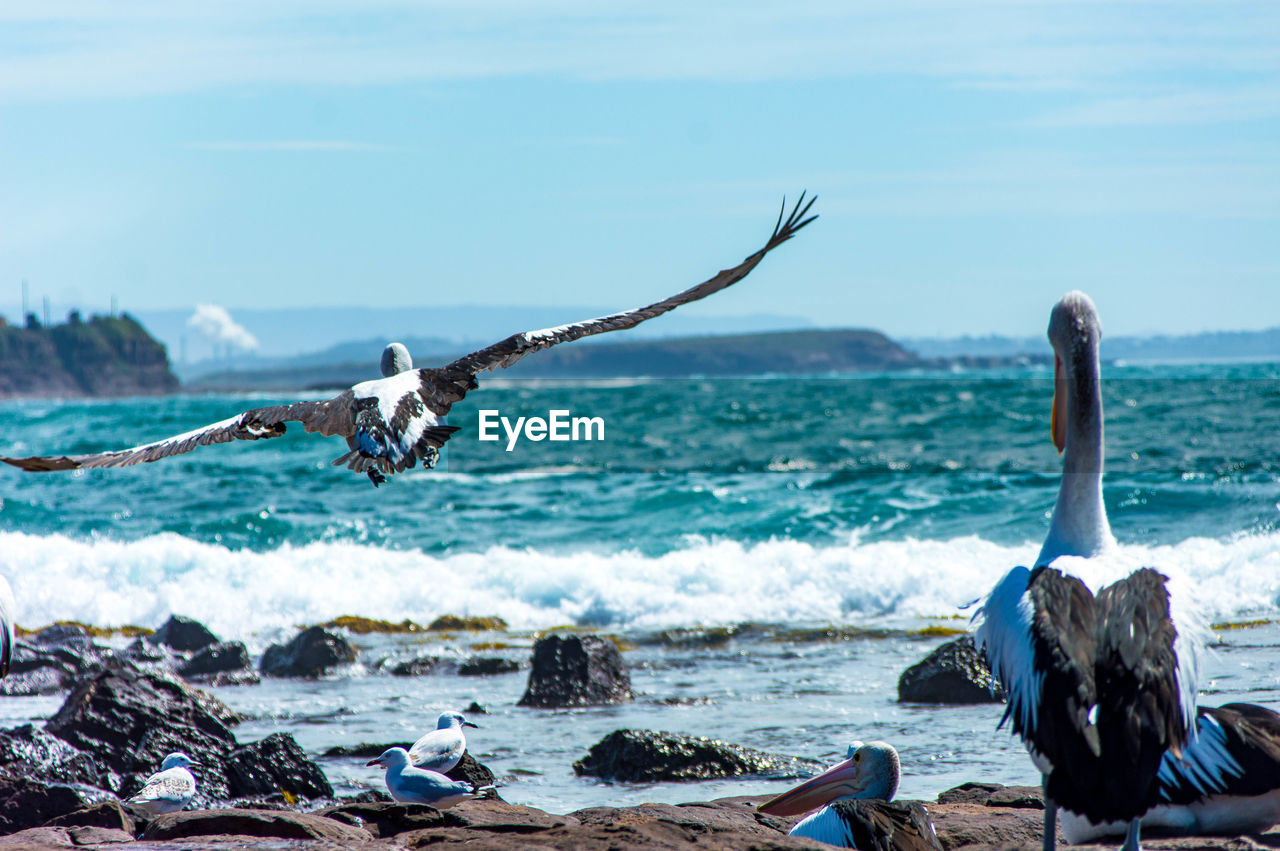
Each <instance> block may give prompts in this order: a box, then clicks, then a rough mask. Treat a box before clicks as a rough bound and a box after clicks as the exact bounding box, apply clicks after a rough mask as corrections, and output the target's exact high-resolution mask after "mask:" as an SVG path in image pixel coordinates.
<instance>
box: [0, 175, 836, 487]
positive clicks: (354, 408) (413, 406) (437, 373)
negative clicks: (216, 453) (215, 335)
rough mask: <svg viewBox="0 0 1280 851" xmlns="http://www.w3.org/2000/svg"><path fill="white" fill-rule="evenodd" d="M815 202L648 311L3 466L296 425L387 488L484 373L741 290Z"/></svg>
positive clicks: (175, 449)
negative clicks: (309, 396) (151, 436)
mask: <svg viewBox="0 0 1280 851" xmlns="http://www.w3.org/2000/svg"><path fill="white" fill-rule="evenodd" d="M814 200H816V199H810V200H809V202H808V203H807V204H806V203H805V196H804V193H801V195H800V200H799V201H797V202H796V205H795V207H793V208H792V211H791V214H790V215H789V216H786V202H785V200H784V201H783V209H782V212H781V213H780V214H779V216H778V222H777V224H776V225H775V226H774V229H773V233H772V235H770V237H769V239H768V241H767V242H766V243H765V245H764V247H763V248H761V249H760V250H759V251H757V252H755V253H754V254H752V255H750V256H749V257H747V258H746V259H745V260H743V261H742V262H741V263H739V264H738V265H737V266H734V267H733V268H731V269H725V270H723V271H721V272H720V273H719V274H717V275H715V276H713V277H711V278H709V279H707V280H706V281H703V282H702V283H701V284H698V285H697V286H693V287H690V288H689V289H687V290H684V291H683V292H679V293H677V294H675V295H673V296H671V297H669V298H666V299H663V300H662V301H658V302H654V303H653V304H650V305H646V306H644V307H639V308H635V309H634V310H627V311H623V312H621V313H614V314H610V315H608V316H601V317H599V318H596V319H588V320H586V321H583V322H575V323H571V324H568V325H560V326H557V327H554V328H545V329H541V330H537V331H526V332H523V333H519V334H513V335H511V336H510V337H507V338H506V339H505V340H500V341H499V342H497V343H494V344H493V345H491V346H487V347H485V348H483V349H480V350H478V351H475V352H472V353H471V354H469V355H466V356H464V357H461V358H458V359H457V360H455V361H454V362H453V363H450V364H448V365H446V366H444V367H441V368H439V369H416V370H415V369H412V368H411V366H412V365H411V361H410V360H409V357H408V351H407V350H405V348H404V346H401V345H399V344H392V345H391V346H388V347H387V350H386V351H384V352H383V355H382V363H381V368H382V373H383V377H382V378H379V379H375V380H372V381H362V382H360V383H359V384H356V385H355V386H353V387H352V388H351V389H350V390H346V391H344V392H343V393H340V394H339V395H337V396H335V397H334V398H332V399H327V400H323V401H307V402H294V403H293V404H290V405H273V406H270V407H265V408H254V409H253V410H249V411H245V412H243V413H241V414H237V415H236V416H234V417H230V418H228V419H225V420H221V421H220V422H216V423H214V424H212V425H208V426H204V427H202V428H199V429H195V430H193V431H189V432H186V433H184V434H180V435H177V436H175V437H168V438H165V439H163V440H157V441H154V442H152V443H146V444H143V445H141V446H135V447H133V448H131V449H121V450H116V451H110V452H94V453H90V454H86V455H48V456H40V455H37V456H31V457H27V458H10V457H4V456H0V461H4V462H5V463H7V464H11V465H13V466H15V467H18V468H20V469H22V470H26V471H28V472H47V471H50V470H74V469H78V468H81V467H125V466H129V465H131V464H142V463H147V462H151V461H159V460H160V459H161V458H168V457H171V456H173V455H179V454H182V453H184V452H190V451H192V450H193V449H196V448H198V447H200V446H208V445H209V444H212V443H229V442H231V441H233V440H261V439H268V438H273V437H279V436H280V435H282V434H284V433H285V429H286V423H289V422H298V423H301V424H302V427H303V429H304V430H305V431H307V432H313V433H318V434H321V435H323V436H325V437H335V436H336V437H344V438H346V441H347V448H348V450H349V451H348V452H346V453H345V454H343V455H341V456H339V457H338V458H337V459H336V460H335V461H334V464H335V465H345V466H347V467H348V468H349V469H351V470H353V471H355V472H359V473H365V474H366V475H368V477H369V479H370V480H371V481H372V482H373V483H374V485H378V484H380V483H382V482H383V481H385V480H386V477H387V476H390V475H392V474H394V473H399V472H403V471H404V470H405V469H407V468H410V467H413V466H414V465H415V464H417V463H418V462H419V461H421V462H422V464H423V466H424V467H432V466H434V465H435V463H436V461H437V459H438V458H439V450H440V447H442V446H444V444H445V441H447V440H448V439H449V437H450V435H452V434H453V433H454V432H455V431H457V430H458V429H457V427H455V426H450V425H445V424H444V417H445V415H447V414H448V413H449V410H450V409H451V408H452V406H453V405H454V403H456V402H458V401H459V400H461V399H462V398H463V397H464V396H465V395H466V394H467V392H468V391H470V390H474V389H475V387H476V375H477V374H478V373H481V372H484V371H485V370H492V369H498V368H501V367H508V366H510V365H511V364H513V363H515V362H516V361H518V360H520V359H521V358H523V357H525V356H526V355H529V354H532V353H533V352H537V351H540V350H542V349H546V348H550V347H551V346H555V345H558V344H560V343H567V342H571V341H573V340H578V339H581V338H583V337H589V336H592V335H594V334H603V333H606V332H608V331H620V330H624V329H626V328H633V327H635V326H636V325H639V324H640V323H641V322H644V321H646V320H648V319H652V318H654V317H655V316H661V315H662V314H664V313H666V312H667V311H670V310H674V309H675V308H677V307H679V306H680V305H682V304H688V303H689V302H692V301H697V300H698V299H702V298H706V297H707V296H709V295H712V294H713V293H717V292H719V291H720V290H723V289H725V288H726V287H729V286H732V285H733V284H735V283H737V282H738V281H740V280H742V279H743V278H745V277H746V276H747V275H748V274H749V273H750V272H751V270H752V269H754V268H755V267H756V266H757V265H759V263H760V261H761V260H763V259H764V256H765V255H766V254H768V253H769V252H770V251H772V250H773V249H775V248H777V247H778V246H779V245H781V244H782V243H784V242H786V241H787V240H789V239H791V237H793V236H795V234H796V232H797V231H799V230H800V229H801V228H803V227H804V226H805V225H807V224H809V223H810V222H811V221H813V220H814V219H816V218H817V216H816V215H815V216H809V217H808V218H806V216H808V213H809V209H810V208H811V207H812V206H813V202H814ZM784 217H785V218H784ZM397 346H398V348H396V347H397Z"/></svg>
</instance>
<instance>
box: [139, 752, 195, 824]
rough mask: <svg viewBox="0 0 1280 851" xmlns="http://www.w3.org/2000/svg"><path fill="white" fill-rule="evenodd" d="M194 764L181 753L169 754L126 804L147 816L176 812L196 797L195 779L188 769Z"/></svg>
mask: <svg viewBox="0 0 1280 851" xmlns="http://www.w3.org/2000/svg"><path fill="white" fill-rule="evenodd" d="M194 765H195V763H194V762H192V761H191V757H189V756H187V755H186V754H184V753H171V754H169V755H168V756H166V757H165V758H164V762H162V763H160V770H159V771H157V772H156V773H155V774H153V775H151V776H150V777H148V778H147V782H146V784H144V785H143V787H142V788H141V789H140V790H139V791H138V793H137V794H136V795H134V796H133V797H132V798H130V799H129V801H128V803H130V804H132V805H133V806H134V807H135V808H136V809H139V810H141V811H142V812H144V813H146V814H147V815H148V816H158V815H160V814H161V813H176V812H177V811H178V810H180V809H182V808H183V807H185V806H186V805H187V804H189V803H191V799H192V798H193V797H195V794H196V778H195V777H194V776H192V774H191V772H190V771H189V770H188V769H189V768H191V767H192V766H194Z"/></svg>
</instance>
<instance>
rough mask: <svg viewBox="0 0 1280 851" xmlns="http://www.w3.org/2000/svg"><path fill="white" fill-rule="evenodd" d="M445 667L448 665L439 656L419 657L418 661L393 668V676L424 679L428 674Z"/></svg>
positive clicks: (413, 660)
mask: <svg viewBox="0 0 1280 851" xmlns="http://www.w3.org/2000/svg"><path fill="white" fill-rule="evenodd" d="M444 667H446V664H445V662H444V660H442V659H441V658H440V657H439V656H419V657H418V658H417V659H410V660H409V661H407V662H401V663H400V664H398V665H396V666H395V667H393V668H392V669H391V675H392V676H393V677H422V676H425V675H427V674H434V673H436V672H438V671H440V670H441V669H442V668H444Z"/></svg>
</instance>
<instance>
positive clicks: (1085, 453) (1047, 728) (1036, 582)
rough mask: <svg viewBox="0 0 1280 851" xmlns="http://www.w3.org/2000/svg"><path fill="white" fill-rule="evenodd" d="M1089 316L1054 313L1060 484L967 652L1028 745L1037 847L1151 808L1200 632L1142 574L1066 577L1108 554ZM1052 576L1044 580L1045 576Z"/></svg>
mask: <svg viewBox="0 0 1280 851" xmlns="http://www.w3.org/2000/svg"><path fill="white" fill-rule="evenodd" d="M1101 337H1102V327H1101V324H1100V323H1099V321H1098V313H1097V310H1096V309H1095V308H1094V306H1093V302H1092V301H1090V300H1089V297H1088V296H1086V295H1085V294H1084V293H1081V292H1072V293H1068V294H1067V295H1066V296H1064V297H1063V299H1062V300H1061V301H1060V302H1058V304H1057V305H1056V306H1055V307H1054V309H1053V313H1052V315H1051V317H1050V321H1049V342H1050V343H1051V344H1052V345H1053V350H1054V399H1053V413H1052V429H1051V430H1052V434H1053V442H1054V444H1055V445H1056V446H1057V448H1058V451H1059V452H1062V453H1063V472H1062V483H1061V486H1060V488H1059V490H1058V499H1057V503H1056V504H1055V506H1054V509H1053V519H1052V521H1051V522H1050V528H1049V534H1048V536H1047V537H1046V539H1045V542H1044V546H1043V548H1042V549H1041V551H1040V556H1039V558H1037V559H1036V566H1035V568H1034V569H1032V570H1028V569H1027V568H1025V567H1015V568H1014V569H1013V570H1011V571H1010V572H1009V573H1008V574H1007V575H1006V576H1005V577H1004V578H1003V579H1001V580H1000V581H999V582H998V583H997V584H996V586H995V587H994V588H993V589H992V591H991V593H990V594H989V595H988V597H987V599H986V601H985V602H984V603H983V606H982V609H981V610H980V611H979V613H978V618H979V620H980V623H979V626H978V629H977V632H976V633H975V636H974V638H975V642H976V643H977V645H978V647H979V648H980V649H982V650H983V651H984V652H985V653H986V657H987V660H988V662H989V663H990V664H991V668H992V670H993V672H995V674H996V676H997V677H998V678H999V680H1000V681H1001V682H1002V683H1003V684H1004V685H1005V688H1006V689H1007V691H1008V694H1009V702H1008V705H1007V707H1006V710H1005V716H1004V719H1003V720H1002V721H1001V723H1002V724H1003V723H1004V721H1012V723H1013V730H1014V732H1015V733H1017V734H1018V735H1019V736H1020V737H1021V738H1022V740H1023V742H1024V743H1025V744H1026V746H1027V748H1028V750H1029V751H1030V752H1031V758H1032V760H1033V761H1034V762H1035V764H1036V766H1037V767H1038V768H1039V769H1040V771H1041V773H1042V775H1043V778H1044V787H1045V832H1044V847H1045V848H1046V849H1050V850H1051V849H1052V848H1053V846H1054V839H1055V836H1054V831H1055V823H1056V815H1057V810H1058V808H1061V809H1062V810H1064V813H1065V814H1066V815H1064V820H1067V821H1070V822H1071V823H1073V824H1074V823H1076V822H1077V820H1078V819H1079V820H1083V822H1086V823H1089V824H1094V825H1101V824H1105V823H1110V822H1121V823H1123V824H1125V825H1127V828H1126V829H1127V834H1126V837H1125V843H1124V849H1125V851H1136V849H1137V848H1138V842H1139V837H1140V829H1141V822H1140V817H1141V816H1142V814H1143V813H1145V812H1146V811H1147V809H1148V808H1149V807H1150V806H1151V805H1152V803H1153V802H1154V801H1155V800H1156V796H1157V787H1158V775H1159V772H1160V770H1161V766H1162V760H1163V759H1164V757H1165V755H1166V753H1169V754H1173V755H1174V756H1175V757H1176V756H1178V755H1180V754H1181V752H1182V749H1183V748H1184V747H1186V746H1187V745H1188V743H1189V742H1192V741H1194V739H1195V719H1196V687H1197V682H1198V675H1199V667H1198V651H1199V645H1200V642H1199V640H1198V638H1199V634H1198V631H1197V630H1196V629H1195V628H1194V626H1193V624H1192V622H1191V621H1190V619H1188V618H1187V617H1186V616H1185V614H1182V615H1180V616H1175V615H1176V614H1177V613H1176V612H1175V609H1177V608H1179V607H1180V606H1181V605H1182V603H1183V601H1181V600H1177V599H1175V598H1172V597H1171V595H1170V593H1169V590H1168V587H1167V577H1165V576H1164V575H1163V574H1161V573H1158V572H1157V571H1155V570H1152V569H1150V568H1142V569H1140V570H1136V571H1134V572H1133V573H1131V574H1129V575H1128V576H1127V577H1125V578H1124V579H1121V580H1120V581H1118V582H1115V583H1113V584H1111V585H1108V586H1107V587H1105V588H1103V589H1102V590H1100V591H1099V592H1098V593H1097V594H1096V595H1095V594H1093V593H1091V592H1090V590H1089V588H1088V587H1087V586H1086V585H1085V584H1084V582H1082V581H1081V580H1080V579H1079V578H1077V577H1075V576H1073V575H1071V574H1070V573H1069V572H1067V571H1069V570H1070V569H1071V568H1072V567H1073V566H1078V563H1076V564H1073V559H1072V558H1071V557H1079V558H1085V559H1093V558H1105V557H1106V556H1107V555H1108V553H1109V551H1111V550H1112V549H1113V548H1114V547H1115V539H1114V538H1113V537H1112V536H1111V529H1110V526H1109V525H1108V523H1107V515H1106V510H1105V508H1104V507H1103V502H1102V463H1103V438H1102V398H1101V394H1100V378H1101V367H1100V363H1099V358H1098V346H1099V342H1100V340H1101ZM1051 565H1052V566H1051Z"/></svg>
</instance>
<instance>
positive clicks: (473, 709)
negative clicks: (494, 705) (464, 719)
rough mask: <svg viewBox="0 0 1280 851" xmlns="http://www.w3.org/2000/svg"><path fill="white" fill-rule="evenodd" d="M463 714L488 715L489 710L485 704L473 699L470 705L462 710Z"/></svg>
mask: <svg viewBox="0 0 1280 851" xmlns="http://www.w3.org/2000/svg"><path fill="white" fill-rule="evenodd" d="M462 714H463V715H488V714H489V710H487V709H485V708H484V707H483V706H481V705H480V704H478V703H476V702H475V701H474V700H473V701H471V705H470V706H468V707H467V708H466V709H464V710H462Z"/></svg>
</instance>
